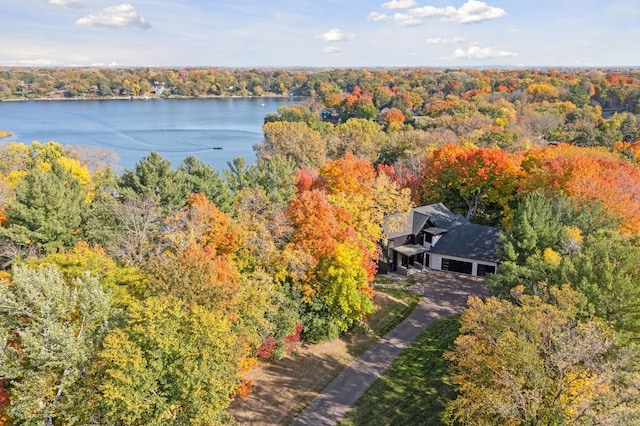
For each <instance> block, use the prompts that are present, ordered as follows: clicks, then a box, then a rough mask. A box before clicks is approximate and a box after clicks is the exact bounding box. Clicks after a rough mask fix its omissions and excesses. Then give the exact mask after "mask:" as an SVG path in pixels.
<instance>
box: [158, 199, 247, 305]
mask: <svg viewBox="0 0 640 426" xmlns="http://www.w3.org/2000/svg"><path fill="white" fill-rule="evenodd" d="M188 202H189V204H188V205H187V206H185V207H184V208H182V209H181V210H180V211H178V212H177V213H176V215H174V216H172V217H169V218H168V219H167V220H166V221H165V224H164V226H163V230H162V232H161V238H162V239H163V240H164V244H163V246H164V249H163V250H162V252H160V253H158V255H157V256H156V257H154V258H152V259H151V264H150V265H149V266H148V267H150V270H151V271H150V272H151V273H152V275H153V277H152V279H151V281H150V283H149V289H150V291H151V292H152V294H154V295H172V296H174V297H177V298H178V299H180V300H182V301H183V302H185V303H186V304H187V305H189V306H193V305H203V306H206V307H207V308H208V309H210V310H214V311H216V312H222V311H225V309H226V308H227V307H228V306H229V305H230V304H232V303H233V301H234V299H235V297H236V296H237V290H238V270H237V267H236V265H235V262H234V260H233V252H234V251H235V250H236V249H237V247H238V231H237V230H236V229H235V226H233V224H232V221H231V218H230V217H229V216H228V215H227V214H225V213H223V212H221V211H220V210H219V209H218V208H217V207H216V206H215V205H214V204H213V203H212V202H211V201H209V200H208V199H207V197H206V195H205V194H203V193H198V194H192V195H190V196H189V197H188Z"/></svg>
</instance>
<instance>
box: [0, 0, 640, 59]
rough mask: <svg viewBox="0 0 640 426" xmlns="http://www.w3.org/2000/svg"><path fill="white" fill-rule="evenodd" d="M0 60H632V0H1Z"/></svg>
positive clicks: (635, 24) (638, 11)
mask: <svg viewBox="0 0 640 426" xmlns="http://www.w3.org/2000/svg"><path fill="white" fill-rule="evenodd" d="M0 16H1V17H2V18H1V19H0V23H1V24H0V66H103V67H106V66H123V67H128V66H158V67H160V66H175V67H179V66H212V67H225V66H226V67H295V66H299V67H404V66H407V67H413V66H425V67H483V66H487V67H489V66H523V67H534V66H576V67H583V66H594V67H598V66H600V67H604V66H635V65H639V66H640V49H638V48H637V45H636V43H637V42H638V40H640V2H639V1H638V0H537V1H535V0H487V1H479V0H389V1H384V0H383V1H357V0H291V1H283V0H232V1H218V0H215V1H211V0H181V1H160V0H128V2H122V1H120V0H0Z"/></svg>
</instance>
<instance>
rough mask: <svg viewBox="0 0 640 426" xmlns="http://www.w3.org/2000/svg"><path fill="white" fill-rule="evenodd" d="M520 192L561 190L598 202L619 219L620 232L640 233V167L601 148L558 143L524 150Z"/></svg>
mask: <svg viewBox="0 0 640 426" xmlns="http://www.w3.org/2000/svg"><path fill="white" fill-rule="evenodd" d="M522 168H523V170H524V172H525V173H526V179H525V180H524V181H523V182H522V185H521V188H520V191H521V192H525V193H527V192H534V191H544V192H547V193H549V194H554V193H560V194H566V195H568V196H569V197H572V198H575V199H578V200H582V201H584V202H589V203H599V204H601V205H602V206H603V207H604V208H605V209H606V210H607V211H608V212H609V213H610V214H612V215H613V216H615V217H617V218H619V219H621V220H622V225H621V229H620V230H621V232H623V233H626V234H634V235H637V234H640V170H638V169H637V168H636V167H634V166H633V165H632V164H630V163H629V162H627V161H625V160H623V159H622V158H621V157H620V156H619V155H618V154H616V153H611V152H609V151H607V150H606V149H604V148H584V147H576V146H571V145H566V144H559V145H558V146H552V147H547V148H541V149H534V150H531V151H529V152H527V153H526V154H525V156H524V158H523V160H522Z"/></svg>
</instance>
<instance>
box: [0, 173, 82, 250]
mask: <svg viewBox="0 0 640 426" xmlns="http://www.w3.org/2000/svg"><path fill="white" fill-rule="evenodd" d="M86 207H87V192H86V190H85V189H84V188H83V187H82V185H81V183H80V181H79V180H78V179H76V178H75V177H73V175H72V174H71V173H70V172H69V171H67V170H66V169H65V168H64V167H63V166H61V165H60V164H58V163H57V162H55V161H54V162H52V163H51V168H50V169H49V170H47V169H46V168H44V167H40V166H35V167H33V168H32V169H31V170H29V172H28V174H27V175H26V176H25V177H24V178H23V179H22V180H20V181H19V182H18V184H17V186H16V189H15V198H14V199H13V200H12V201H11V202H9V204H8V205H7V212H6V216H7V220H8V221H7V226H6V228H2V229H0V235H2V236H4V237H7V238H8V239H10V240H11V241H13V242H15V243H18V244H24V245H35V246H37V247H38V248H39V249H41V250H43V251H45V252H47V253H52V252H55V251H57V250H59V249H60V248H69V247H72V246H73V245H74V243H75V242H76V241H77V240H78V238H79V236H80V227H81V224H82V218H83V213H84V211H85V209H86Z"/></svg>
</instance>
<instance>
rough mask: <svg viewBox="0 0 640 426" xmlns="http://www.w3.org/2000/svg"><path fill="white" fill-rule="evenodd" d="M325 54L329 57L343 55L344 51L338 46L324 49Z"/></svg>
mask: <svg viewBox="0 0 640 426" xmlns="http://www.w3.org/2000/svg"><path fill="white" fill-rule="evenodd" d="M323 52H324V53H327V54H329V55H340V54H342V49H340V48H339V47H336V46H327V47H325V48H324V50H323Z"/></svg>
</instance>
